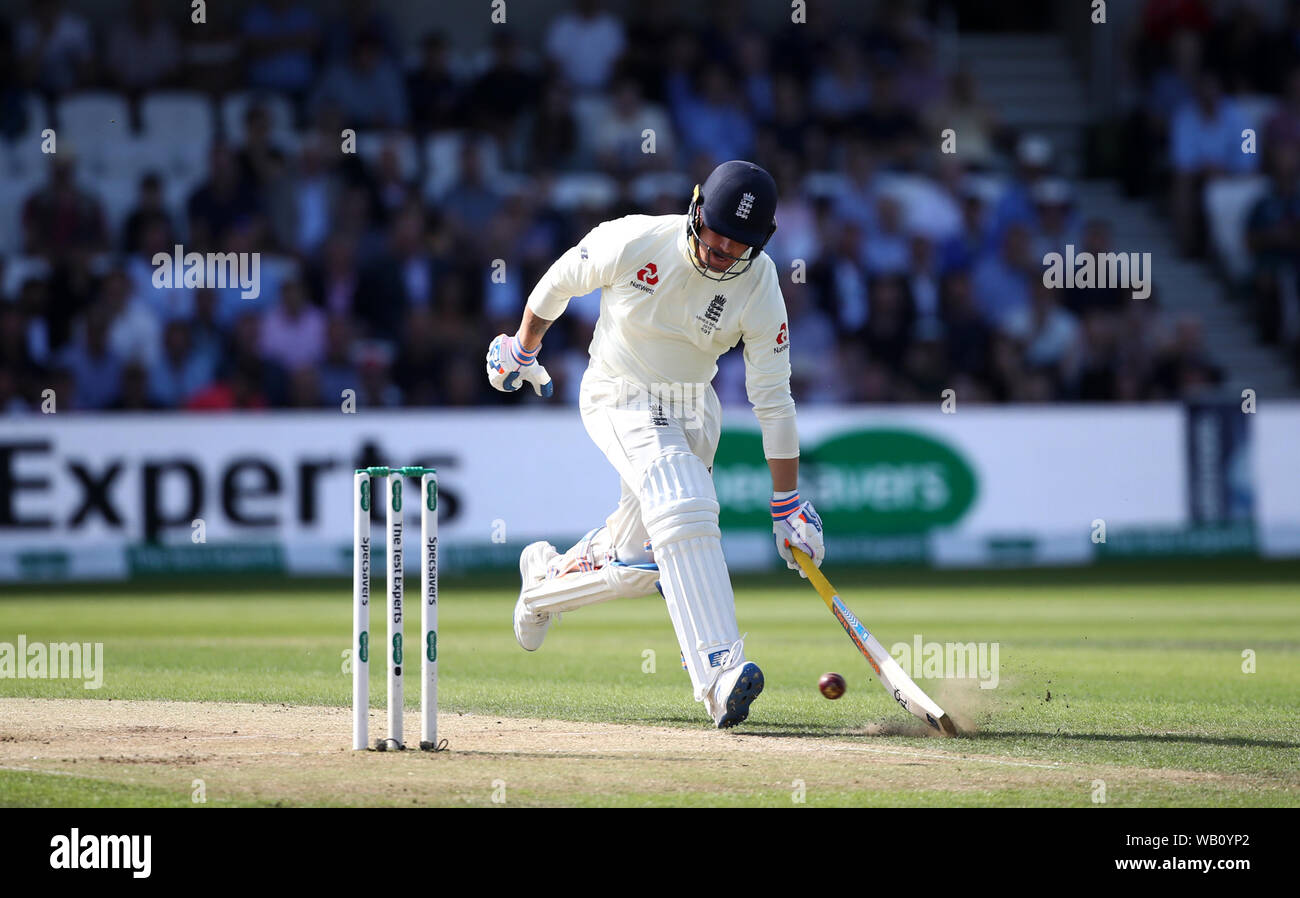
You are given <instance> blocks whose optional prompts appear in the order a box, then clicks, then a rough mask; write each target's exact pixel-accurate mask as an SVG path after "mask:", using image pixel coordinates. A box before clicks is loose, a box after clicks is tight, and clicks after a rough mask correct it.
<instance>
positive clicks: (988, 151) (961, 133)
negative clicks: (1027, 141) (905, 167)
mask: <svg viewBox="0 0 1300 898" xmlns="http://www.w3.org/2000/svg"><path fill="white" fill-rule="evenodd" d="M923 108H925V107H923ZM928 109H929V112H928V113H927V114H926V125H927V127H928V129H929V131H930V133H931V134H933V135H938V134H941V133H943V132H944V131H945V130H947V129H950V128H951V129H952V132H953V134H954V135H955V138H956V141H957V152H958V154H960V156H961V158H962V160H963V161H965V162H966V164H967V165H968V166H970V167H971V168H972V169H975V170H980V171H982V170H986V169H988V168H990V167H991V166H992V165H993V163H994V159H995V154H996V141H997V138H998V134H999V133H1000V131H1001V130H1002V128H1001V125H1000V123H999V122H998V117H997V113H996V112H994V110H993V108H992V107H991V106H989V105H988V104H986V103H985V102H984V101H983V100H981V99H980V97H979V94H978V93H977V90H976V86H975V76H974V75H972V74H971V73H970V71H969V70H967V69H960V70H958V71H957V72H954V73H953V74H952V76H951V77H950V79H949V85H948V97H947V99H946V100H945V101H944V102H943V103H941V104H940V105H937V106H930V107H928Z"/></svg>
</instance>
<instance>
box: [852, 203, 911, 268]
mask: <svg viewBox="0 0 1300 898" xmlns="http://www.w3.org/2000/svg"><path fill="white" fill-rule="evenodd" d="M910 256H911V238H910V237H909V236H908V234H907V232H906V231H905V230H904V229H903V207H902V204H901V203H900V202H899V200H898V199H897V197H893V196H889V195H885V196H882V197H880V199H879V200H877V202H876V216H875V222H874V225H873V226H872V227H871V228H870V229H869V230H868V231H867V235H866V240H864V241H863V245H862V259H863V261H864V262H866V265H867V271H869V272H870V273H871V274H872V275H891V276H892V275H898V274H902V273H903V272H904V271H905V270H906V269H907V264H908V259H909V257H910Z"/></svg>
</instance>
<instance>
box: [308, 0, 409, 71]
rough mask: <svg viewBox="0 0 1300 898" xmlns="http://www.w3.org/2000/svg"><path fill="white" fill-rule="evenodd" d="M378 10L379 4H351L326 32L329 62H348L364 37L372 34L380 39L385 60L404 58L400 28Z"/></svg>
mask: <svg viewBox="0 0 1300 898" xmlns="http://www.w3.org/2000/svg"><path fill="white" fill-rule="evenodd" d="M376 6H377V4H376V3H375V0H347V2H346V3H345V4H344V11H343V15H341V16H338V17H337V18H335V19H333V20H331V21H330V23H329V25H328V26H327V27H326V29H325V57H326V59H327V60H328V61H329V62H342V61H343V60H345V59H347V58H348V57H349V56H350V55H351V54H352V49H353V47H355V45H356V44H355V41H356V37H357V35H360V34H369V35H372V36H373V37H374V38H375V39H377V40H378V42H379V46H380V49H381V52H382V53H383V55H384V57H385V58H387V59H389V60H398V59H400V58H401V46H400V45H399V44H398V40H397V27H396V26H395V25H394V24H393V19H392V17H391V16H390V15H389V14H388V13H386V12H384V11H383V10H381V9H377V8H376Z"/></svg>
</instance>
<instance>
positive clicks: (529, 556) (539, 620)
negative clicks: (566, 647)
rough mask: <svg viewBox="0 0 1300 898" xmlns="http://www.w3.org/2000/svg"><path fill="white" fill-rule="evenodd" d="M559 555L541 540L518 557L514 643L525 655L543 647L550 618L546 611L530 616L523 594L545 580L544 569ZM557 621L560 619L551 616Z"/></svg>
mask: <svg viewBox="0 0 1300 898" xmlns="http://www.w3.org/2000/svg"><path fill="white" fill-rule="evenodd" d="M559 554H560V553H559V552H557V551H556V550H555V546H553V545H551V544H550V543H548V542H546V541H545V540H542V541H540V542H535V543H529V544H528V545H527V546H525V547H524V550H523V551H522V552H520V553H519V583H520V585H519V601H518V602H516V603H515V639H516V640H518V641H519V644H520V645H521V646H522V647H523V648H524V649H525V651H529V652H535V651H537V650H538V649H540V648H541V647H542V640H544V639H545V638H546V631H547V629H549V628H550V626H551V617H552V615H550V614H548V613H547V612H545V611H539V612H533V611H529V610H528V606H527V605H525V604H524V590H526V589H528V587H530V586H535V585H536V584H538V583H541V582H542V581H543V580H545V579H546V565H547V564H548V563H549V562H550V560H551V559H552V558H554V557H555V556H556V555H559ZM554 617H555V619H556V620H559V617H560V616H559V615H558V614H556V615H554Z"/></svg>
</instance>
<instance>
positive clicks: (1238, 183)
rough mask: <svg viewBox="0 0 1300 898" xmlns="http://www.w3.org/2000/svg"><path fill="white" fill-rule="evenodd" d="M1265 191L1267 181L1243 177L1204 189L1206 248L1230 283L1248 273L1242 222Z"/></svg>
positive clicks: (1217, 183) (1260, 176)
mask: <svg viewBox="0 0 1300 898" xmlns="http://www.w3.org/2000/svg"><path fill="white" fill-rule="evenodd" d="M1267 190H1268V178H1266V177H1264V176H1263V175H1246V176H1243V177H1237V178H1216V179H1215V180H1213V181H1210V182H1209V183H1208V184H1206V185H1205V193H1204V196H1203V199H1204V202H1205V220H1206V223H1207V227H1208V230H1209V232H1210V244H1211V246H1213V247H1214V254H1215V256H1216V258H1218V260H1219V263H1220V264H1221V265H1222V266H1223V269H1224V271H1226V272H1227V273H1228V276H1229V277H1231V278H1232V279H1233V280H1238V281H1239V280H1241V279H1242V278H1244V277H1245V276H1246V275H1248V274H1249V273H1250V250H1249V249H1248V248H1247V246H1246V218H1247V217H1248V216H1249V215H1250V209H1251V207H1252V206H1253V205H1254V204H1255V201H1256V200H1258V199H1259V198H1260V197H1262V196H1263V195H1264V193H1265V192H1266V191H1267Z"/></svg>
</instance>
